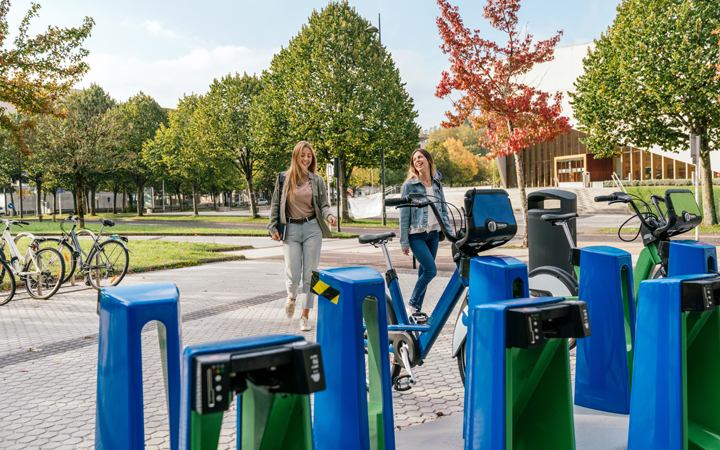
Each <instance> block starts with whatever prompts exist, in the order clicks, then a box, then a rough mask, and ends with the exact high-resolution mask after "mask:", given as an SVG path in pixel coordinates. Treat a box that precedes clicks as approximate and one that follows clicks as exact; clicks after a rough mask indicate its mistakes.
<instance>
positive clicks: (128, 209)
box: [125, 205, 137, 213]
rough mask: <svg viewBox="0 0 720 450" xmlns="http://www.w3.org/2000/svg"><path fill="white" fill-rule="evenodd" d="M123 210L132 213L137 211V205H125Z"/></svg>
mask: <svg viewBox="0 0 720 450" xmlns="http://www.w3.org/2000/svg"><path fill="white" fill-rule="evenodd" d="M125 212H126V213H134V212H137V206H130V205H127V206H125Z"/></svg>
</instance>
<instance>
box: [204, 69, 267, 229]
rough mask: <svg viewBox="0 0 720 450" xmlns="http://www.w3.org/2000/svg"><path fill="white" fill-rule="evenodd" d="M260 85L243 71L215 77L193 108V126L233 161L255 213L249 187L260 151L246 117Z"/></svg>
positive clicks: (254, 200) (253, 105) (255, 208)
mask: <svg viewBox="0 0 720 450" xmlns="http://www.w3.org/2000/svg"><path fill="white" fill-rule="evenodd" d="M261 90H262V85H261V82H260V79H259V78H258V77H256V76H254V75H253V76H249V75H248V74H247V73H245V74H243V76H242V77H241V76H240V75H238V74H235V75H234V76H233V75H227V76H225V77H222V78H221V79H220V81H218V80H217V79H215V80H214V81H213V83H212V84H211V85H210V91H209V92H208V93H207V95H206V96H205V99H204V101H203V102H202V104H201V107H200V108H199V109H198V112H197V126H198V127H199V129H202V130H203V132H202V133H201V135H202V136H203V138H204V139H205V141H206V143H207V145H208V146H210V147H211V148H213V149H215V151H216V154H217V155H218V156H220V154H222V155H223V156H224V157H225V158H227V160H228V162H234V164H235V167H237V169H238V170H239V171H240V173H241V174H242V176H243V178H244V179H245V184H246V185H247V189H248V192H249V193H250V214H251V215H252V216H253V217H259V215H258V209H257V199H256V198H255V194H254V191H253V177H254V176H255V173H256V172H257V169H258V159H259V160H262V154H263V152H262V151H261V150H260V149H259V148H257V147H256V142H257V139H256V137H255V135H254V133H253V124H252V122H251V120H250V113H251V111H252V110H253V109H254V108H256V104H255V99H256V97H257V96H258V95H259V94H260V91H261Z"/></svg>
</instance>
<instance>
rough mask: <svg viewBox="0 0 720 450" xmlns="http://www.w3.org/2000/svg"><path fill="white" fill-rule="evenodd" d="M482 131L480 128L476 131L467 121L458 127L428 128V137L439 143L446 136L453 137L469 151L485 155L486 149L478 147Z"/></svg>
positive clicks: (444, 139) (443, 140) (446, 137)
mask: <svg viewBox="0 0 720 450" xmlns="http://www.w3.org/2000/svg"><path fill="white" fill-rule="evenodd" d="M482 133H483V132H482V130H479V131H476V130H475V129H473V127H471V126H470V125H468V124H467V123H463V124H461V125H460V126H459V127H450V128H442V127H435V128H433V129H431V130H430V135H429V136H428V138H429V139H430V140H431V141H438V142H440V143H441V144H442V143H444V142H445V141H446V140H447V139H448V138H454V139H457V140H459V141H460V142H462V145H463V147H465V148H466V149H467V150H468V151H469V152H470V153H472V154H474V155H486V154H487V153H488V151H487V150H486V149H484V148H482V147H480V144H479V142H480V137H481V136H482Z"/></svg>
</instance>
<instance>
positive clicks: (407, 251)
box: [402, 248, 410, 256]
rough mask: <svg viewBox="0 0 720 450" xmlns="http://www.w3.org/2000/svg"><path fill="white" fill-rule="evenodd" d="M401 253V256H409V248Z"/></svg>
mask: <svg viewBox="0 0 720 450" xmlns="http://www.w3.org/2000/svg"><path fill="white" fill-rule="evenodd" d="M402 252H403V255H405V256H410V249H409V248H406V249H404V250H403V251H402Z"/></svg>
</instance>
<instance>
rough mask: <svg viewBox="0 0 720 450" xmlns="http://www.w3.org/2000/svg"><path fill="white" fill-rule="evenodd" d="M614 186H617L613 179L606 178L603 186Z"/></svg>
mask: <svg viewBox="0 0 720 450" xmlns="http://www.w3.org/2000/svg"><path fill="white" fill-rule="evenodd" d="M613 186H615V183H613V181H612V180H605V181H603V187H604V188H611V187H613Z"/></svg>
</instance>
